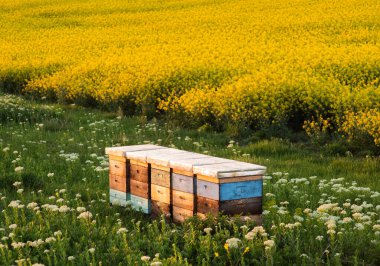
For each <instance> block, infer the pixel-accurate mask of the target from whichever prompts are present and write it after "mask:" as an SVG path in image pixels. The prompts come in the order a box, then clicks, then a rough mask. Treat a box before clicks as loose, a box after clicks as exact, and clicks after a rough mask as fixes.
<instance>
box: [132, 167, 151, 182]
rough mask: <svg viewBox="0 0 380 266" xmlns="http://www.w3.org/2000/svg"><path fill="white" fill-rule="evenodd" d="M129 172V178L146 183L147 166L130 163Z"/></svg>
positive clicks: (147, 178)
mask: <svg viewBox="0 0 380 266" xmlns="http://www.w3.org/2000/svg"><path fill="white" fill-rule="evenodd" d="M129 173H130V177H131V180H132V179H133V180H137V181H140V182H144V183H148V180H149V176H148V167H145V166H141V165H137V164H130V165H129Z"/></svg>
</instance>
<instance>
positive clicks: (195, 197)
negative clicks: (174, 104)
mask: <svg viewBox="0 0 380 266" xmlns="http://www.w3.org/2000/svg"><path fill="white" fill-rule="evenodd" d="M106 153H107V154H108V155H109V161H110V176H109V178H110V179H109V180H110V201H111V203H112V202H113V203H116V202H117V203H118V204H120V205H123V206H124V205H127V204H128V202H129V203H130V204H131V206H132V207H133V208H134V209H137V210H140V211H143V212H145V213H151V212H152V213H153V214H160V213H164V214H171V215H172V217H173V220H174V221H179V222H182V221H184V220H185V219H186V218H188V217H192V216H193V215H194V214H197V215H199V216H201V217H204V216H205V215H206V214H207V213H211V214H214V215H216V214H218V213H219V212H223V213H225V214H251V215H259V214H261V211H262V175H263V174H264V173H265V167H263V166H259V165H255V164H249V163H243V162H238V161H233V160H227V159H223V158H218V157H212V156H207V155H203V154H198V153H193V152H187V151H183V150H177V149H171V148H165V147H160V146H156V145H134V146H124V147H112V148H106Z"/></svg>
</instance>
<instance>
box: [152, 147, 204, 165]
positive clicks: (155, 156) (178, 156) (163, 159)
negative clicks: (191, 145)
mask: <svg viewBox="0 0 380 266" xmlns="http://www.w3.org/2000/svg"><path fill="white" fill-rule="evenodd" d="M205 158H211V157H210V156H207V155H204V154H199V153H195V152H188V151H182V152H178V153H177V152H173V153H169V154H167V153H166V150H165V153H162V154H160V153H148V155H147V161H148V163H151V164H155V165H159V166H164V167H170V161H172V160H184V159H190V160H195V159H205Z"/></svg>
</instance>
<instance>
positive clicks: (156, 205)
mask: <svg viewBox="0 0 380 266" xmlns="http://www.w3.org/2000/svg"><path fill="white" fill-rule="evenodd" d="M151 205H152V213H154V214H156V215H158V216H159V215H161V214H170V204H167V203H164V202H160V201H155V200H152V201H151Z"/></svg>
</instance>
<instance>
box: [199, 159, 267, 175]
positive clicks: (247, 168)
mask: <svg viewBox="0 0 380 266" xmlns="http://www.w3.org/2000/svg"><path fill="white" fill-rule="evenodd" d="M265 171H266V168H265V167H264V166H261V165H256V164H249V163H243V162H228V163H220V164H209V165H194V167H193V172H194V174H197V175H200V176H207V177H214V178H216V179H218V178H226V177H242V176H256V175H263V174H264V173H265Z"/></svg>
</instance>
